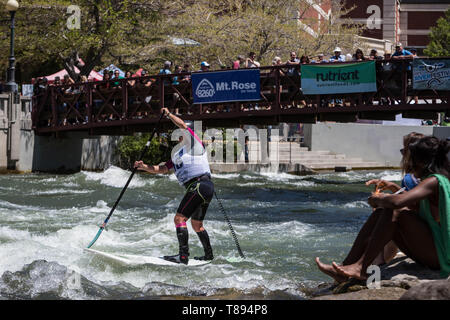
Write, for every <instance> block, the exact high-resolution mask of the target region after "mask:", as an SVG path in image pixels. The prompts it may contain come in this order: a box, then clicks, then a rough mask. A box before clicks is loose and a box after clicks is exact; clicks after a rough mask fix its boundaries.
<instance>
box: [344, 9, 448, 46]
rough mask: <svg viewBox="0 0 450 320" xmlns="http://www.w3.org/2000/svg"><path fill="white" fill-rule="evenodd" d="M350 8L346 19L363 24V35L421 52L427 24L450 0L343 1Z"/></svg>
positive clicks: (427, 32)
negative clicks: (364, 27)
mask: <svg viewBox="0 0 450 320" xmlns="http://www.w3.org/2000/svg"><path fill="white" fill-rule="evenodd" d="M346 6H347V7H348V8H352V7H354V9H353V10H352V11H351V12H350V13H349V14H348V18H350V19H352V20H353V21H355V22H357V23H360V24H363V25H365V26H366V29H365V30H364V32H363V36H364V37H367V38H374V39H379V40H389V41H391V42H392V43H397V42H401V43H402V44H403V46H404V47H406V48H411V47H415V48H417V49H418V52H419V53H420V52H422V51H423V49H424V48H425V47H426V46H427V45H428V43H429V41H430V38H429V34H430V32H431V30H430V29H431V27H433V26H435V25H436V21H437V20H438V19H439V18H440V17H442V16H444V15H445V11H446V10H448V9H449V8H450V0H370V1H361V0H347V1H346Z"/></svg>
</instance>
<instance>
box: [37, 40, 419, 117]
mask: <svg viewBox="0 0 450 320" xmlns="http://www.w3.org/2000/svg"><path fill="white" fill-rule="evenodd" d="M416 53H417V52H416V50H414V49H413V50H411V51H408V50H405V49H404V48H403V46H402V45H401V44H397V45H396V50H395V52H394V53H393V54H392V55H384V56H380V55H379V54H378V51H377V50H376V49H372V50H371V51H370V53H369V55H368V56H366V55H364V53H363V51H362V50H361V49H357V50H356V51H355V52H354V54H353V55H352V54H347V55H344V54H343V52H342V49H341V48H339V47H336V48H335V49H334V51H333V54H332V55H331V56H330V57H325V55H324V54H318V55H317V56H314V57H309V56H306V55H302V56H301V57H300V58H299V57H298V56H297V53H296V52H295V51H292V52H290V56H289V58H288V59H286V61H283V60H282V58H281V57H278V56H276V57H274V59H273V61H272V65H273V66H282V67H283V68H281V69H280V70H279V72H280V74H281V75H282V76H284V75H286V76H289V77H293V78H295V81H297V80H298V81H300V76H301V68H300V67H299V66H300V65H303V64H323V63H335V62H349V61H370V60H386V59H388V60H389V59H391V60H398V59H413V58H415V57H417V55H416ZM259 67H261V64H260V62H258V61H257V60H256V53H255V52H250V53H249V54H248V55H247V57H244V56H243V55H238V56H237V59H236V60H234V61H232V63H231V64H230V65H229V66H226V65H222V66H220V69H234V70H236V69H241V68H259ZM210 68H211V65H210V64H209V63H208V62H207V61H203V62H201V63H200V68H199V69H198V70H192V66H191V65H190V64H189V63H185V64H183V65H181V64H178V65H175V66H173V63H172V62H170V61H165V62H164V64H163V66H162V68H161V69H160V70H159V72H158V74H159V75H172V76H171V77H170V78H167V79H164V80H163V81H164V86H168V85H169V84H170V83H171V84H172V85H180V84H183V83H188V82H190V80H191V76H190V74H191V73H192V72H206V71H210ZM177 74H180V75H179V76H178V75H177ZM114 80H115V81H114ZM93 81H94V80H93V79H88V78H87V77H86V76H84V75H83V76H81V77H79V79H78V81H74V80H73V79H72V78H71V77H70V76H69V75H68V74H66V75H65V76H64V77H63V79H61V78H60V77H56V78H55V79H54V81H53V82H52V83H50V81H48V79H47V78H45V77H44V78H38V79H37V80H36V81H35V82H34V95H35V96H40V95H42V93H43V92H44V91H46V90H47V89H48V87H49V86H55V87H57V89H56V90H57V92H58V94H59V95H60V96H64V97H66V98H67V97H68V98H69V100H70V97H71V96H73V95H75V94H79V93H81V92H83V90H84V87H83V85H82V84H84V83H87V82H93ZM156 82H157V78H156V77H152V76H150V75H149V73H148V71H147V70H141V71H140V73H135V74H134V73H133V72H131V71H126V72H125V75H124V76H121V71H119V70H106V69H105V70H104V72H103V81H101V82H99V83H98V84H95V86H94V90H93V91H94V98H93V104H94V109H95V110H94V111H99V110H100V109H104V107H102V105H103V103H104V102H105V100H108V99H107V98H105V94H104V93H105V92H111V91H112V92H116V93H117V94H116V95H117V96H119V95H120V92H119V91H118V90H121V89H122V86H123V85H126V86H127V87H129V88H132V89H133V90H134V92H135V93H137V94H135V95H134V96H130V97H129V98H128V103H129V105H138V106H137V108H136V109H139V110H137V111H136V112H135V114H134V115H133V116H134V117H135V118H142V117H147V116H148V114H149V113H151V107H150V106H151V100H152V96H153V94H152V93H151V91H152V89H153V90H154V87H155V86H153V85H154V84H155V83H156ZM287 90H288V92H293V91H296V90H297V88H296V87H295V86H293V85H290V86H288V88H287ZM142 93H144V94H142ZM271 93H272V94H275V87H274V88H273V89H272V90H271ZM108 96H109V94H108ZM165 98H166V100H167V101H168V103H169V105H167V106H168V107H170V108H173V111H174V114H176V115H180V112H179V111H180V110H179V108H178V107H177V102H178V101H180V95H179V94H178V93H171V94H170V95H169V96H167V97H165ZM121 99H122V97H121V96H120V97H113V98H112V99H110V100H111V101H110V103H111V106H112V108H108V107H107V109H109V115H106V113H105V114H101V115H99V116H98V117H97V119H95V121H108V120H120V119H123V117H125V115H124V114H121V112H120V111H119V109H120V108H119V107H120V106H119V105H120V104H121ZM322 102H323V103H324V104H327V105H328V106H331V107H333V106H335V105H343V104H344V101H343V100H342V99H332V100H324V101H322ZM142 105H144V109H146V108H147V109H148V110H140V109H142V108H140V107H141V106H142ZM145 105H146V107H145ZM165 106H166V105H165ZM293 106H295V107H304V106H307V103H306V101H304V100H301V101H300V104H299V105H298V104H296V103H295V104H293ZM75 107H76V108H75V109H76V110H77V111H75V112H72V114H73V113H77V112H78V113H79V114H78V115H76V116H72V117H71V119H69V120H68V119H67V115H64V112H65V111H68V103H67V102H64V101H62V102H61V103H59V104H58V106H57V109H58V112H59V113H61V114H63V115H62V116H60V118H61V119H59V120H58V121H57V122H58V125H66V124H68V123H70V124H79V123H85V122H87V121H88V119H87V115H82V112H80V107H81V105H80V102H78V101H77V102H75ZM259 108H260V107H259V106H258V104H248V105H245V106H242V110H244V111H247V110H254V109H256V110H257V109H259ZM264 108H265V109H270V106H265V107H264ZM218 109H220V110H219V111H229V107H227V106H218ZM203 112H205V113H209V112H215V111H214V110H210V108H205V109H204V110H203ZM50 122H51V120H49V123H48V125H50Z"/></svg>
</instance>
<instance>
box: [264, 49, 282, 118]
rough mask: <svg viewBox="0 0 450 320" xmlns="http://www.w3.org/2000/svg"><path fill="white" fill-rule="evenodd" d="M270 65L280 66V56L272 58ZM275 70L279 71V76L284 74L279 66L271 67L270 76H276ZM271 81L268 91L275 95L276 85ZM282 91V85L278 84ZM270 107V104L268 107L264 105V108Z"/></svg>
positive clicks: (268, 108)
mask: <svg viewBox="0 0 450 320" xmlns="http://www.w3.org/2000/svg"><path fill="white" fill-rule="evenodd" d="M272 65H273V66H281V65H283V62H282V61H281V58H280V57H275V58H273V60H272ZM277 72H279V74H280V76H284V72H283V70H282V69H281V68H279V69H272V71H270V77H271V78H273V79H275V77H276V76H277ZM272 83H273V86H272V87H271V88H270V92H271V94H273V95H275V94H276V92H277V86H276V84H275V83H274V82H272ZM282 91H283V86H282V85H281V84H280V94H281V92H282ZM270 109H271V107H270V105H269V106H268V107H266V110H270Z"/></svg>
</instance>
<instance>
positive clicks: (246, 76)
mask: <svg viewBox="0 0 450 320" xmlns="http://www.w3.org/2000/svg"><path fill="white" fill-rule="evenodd" d="M192 96H193V97H194V104H200V103H218V102H233V101H257V100H260V99H261V95H260V72H259V69H245V70H230V71H220V72H195V73H192Z"/></svg>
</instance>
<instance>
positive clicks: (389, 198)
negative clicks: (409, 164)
mask: <svg viewBox="0 0 450 320" xmlns="http://www.w3.org/2000/svg"><path fill="white" fill-rule="evenodd" d="M438 184H439V182H438V180H437V179H436V178H435V177H431V178H428V179H425V180H424V181H422V182H421V183H419V185H417V187H415V188H414V189H412V190H410V191H407V192H404V193H401V194H395V195H394V194H385V193H379V194H372V196H371V197H370V198H369V200H368V202H369V204H370V205H371V206H372V207H374V208H379V207H382V208H389V209H398V208H403V207H407V206H412V205H414V204H415V203H417V202H419V201H420V200H423V199H425V198H427V197H429V196H431V195H432V194H434V193H435V192H437V190H438Z"/></svg>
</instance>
